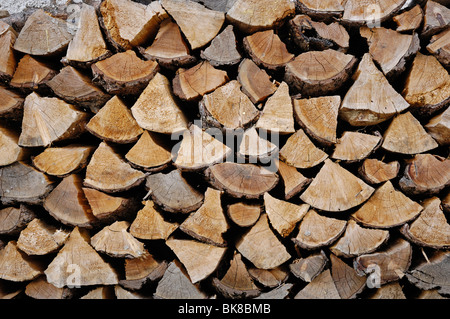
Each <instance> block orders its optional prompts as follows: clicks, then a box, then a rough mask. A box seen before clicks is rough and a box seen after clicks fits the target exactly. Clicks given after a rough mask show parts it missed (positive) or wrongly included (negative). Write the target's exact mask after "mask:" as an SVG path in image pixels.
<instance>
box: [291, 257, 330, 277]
mask: <svg viewBox="0 0 450 319" xmlns="http://www.w3.org/2000/svg"><path fill="white" fill-rule="evenodd" d="M327 263H328V258H327V255H325V252H324V251H323V250H320V251H316V252H314V253H312V254H311V255H309V256H308V257H305V258H299V259H296V260H294V261H293V262H292V263H291V264H290V265H289V270H290V271H291V273H292V274H293V275H294V276H295V277H297V278H299V279H301V280H303V281H306V282H311V281H312V280H314V278H316V277H317V276H318V275H319V274H320V273H321V272H322V271H323V270H324V268H325V266H326V265H327Z"/></svg>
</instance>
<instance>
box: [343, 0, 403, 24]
mask: <svg viewBox="0 0 450 319" xmlns="http://www.w3.org/2000/svg"><path fill="white" fill-rule="evenodd" d="M340 2H341V3H342V1H340ZM405 2H406V0H369V1H366V2H360V1H358V0H347V1H346V2H345V4H342V5H343V6H344V14H343V15H342V20H341V21H342V23H345V24H348V25H351V26H361V25H368V26H373V25H379V24H380V23H382V22H384V21H386V20H388V19H390V18H391V17H393V16H394V15H395V14H396V13H397V12H398V11H399V10H400V9H401V8H402V7H403V5H404V4H405Z"/></svg>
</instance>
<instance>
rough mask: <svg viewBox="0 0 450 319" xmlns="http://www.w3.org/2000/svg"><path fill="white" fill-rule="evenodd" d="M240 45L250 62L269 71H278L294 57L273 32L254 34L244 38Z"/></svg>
mask: <svg viewBox="0 0 450 319" xmlns="http://www.w3.org/2000/svg"><path fill="white" fill-rule="evenodd" d="M242 43H243V46H244V49H245V50H246V51H247V53H248V54H249V55H250V57H251V58H252V60H253V61H254V62H255V63H256V64H258V65H259V66H260V67H264V68H267V69H269V70H273V71H275V70H279V69H281V68H283V67H284V66H285V65H286V64H287V63H289V62H290V61H292V60H293V59H294V57H295V56H294V55H293V54H292V53H289V51H288V50H287V48H286V44H284V42H283V41H281V40H280V38H279V37H278V35H277V34H275V33H274V31H273V30H267V31H260V32H256V33H254V34H252V35H249V36H247V37H245V38H244V40H243V42H242Z"/></svg>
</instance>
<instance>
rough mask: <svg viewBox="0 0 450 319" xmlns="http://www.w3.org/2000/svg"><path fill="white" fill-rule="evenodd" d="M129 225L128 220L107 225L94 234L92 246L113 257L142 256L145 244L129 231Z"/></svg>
mask: <svg viewBox="0 0 450 319" xmlns="http://www.w3.org/2000/svg"><path fill="white" fill-rule="evenodd" d="M129 227H130V223H129V222H127V221H116V222H114V223H113V224H111V225H109V226H106V227H105V228H103V229H102V230H100V231H99V232H98V233H96V234H95V235H94V236H92V238H91V245H92V247H94V249H95V250H96V251H98V252H101V253H105V254H107V255H108V256H111V257H117V258H120V257H123V258H138V257H141V256H142V255H143V254H144V244H143V243H141V242H140V241H138V240H137V239H136V238H134V237H133V236H132V235H131V234H130V233H129V232H128V231H127V230H128V228H129Z"/></svg>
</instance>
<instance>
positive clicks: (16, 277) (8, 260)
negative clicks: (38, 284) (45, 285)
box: [0, 240, 45, 282]
mask: <svg viewBox="0 0 450 319" xmlns="http://www.w3.org/2000/svg"><path fill="white" fill-rule="evenodd" d="M44 269H45V265H44V264H43V263H42V261H39V259H36V258H35V257H30V256H28V255H27V254H25V253H24V252H22V251H20V249H19V248H18V247H17V242H16V241H13V240H12V241H10V242H8V244H7V245H6V247H5V248H3V249H1V250H0V279H4V280H9V281H15V282H22V281H30V280H33V279H34V278H36V277H38V276H40V275H41V274H43V271H44Z"/></svg>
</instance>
